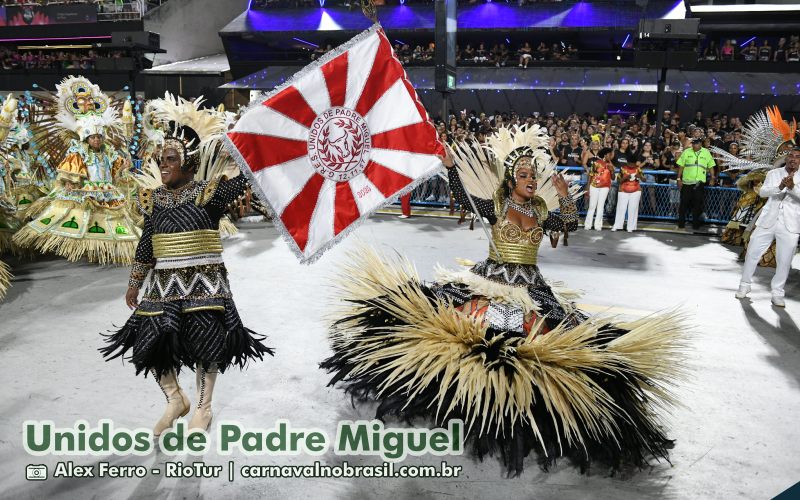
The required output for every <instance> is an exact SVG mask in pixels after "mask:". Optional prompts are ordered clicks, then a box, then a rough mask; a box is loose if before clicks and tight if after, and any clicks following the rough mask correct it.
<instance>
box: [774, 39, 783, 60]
mask: <svg viewBox="0 0 800 500" xmlns="http://www.w3.org/2000/svg"><path fill="white" fill-rule="evenodd" d="M772 60H773V61H775V62H786V37H785V36H782V37H781V38H779V39H778V45H777V46H776V47H775V54H773V56H772Z"/></svg>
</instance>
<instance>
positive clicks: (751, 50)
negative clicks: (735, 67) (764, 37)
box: [741, 40, 758, 61]
mask: <svg viewBox="0 0 800 500" xmlns="http://www.w3.org/2000/svg"><path fill="white" fill-rule="evenodd" d="M741 54H742V58H743V59H744V60H745V61H755V60H756V59H758V47H756V41H755V40H753V41H751V42H750V43H749V44H747V47H745V48H743V49H742V52H741Z"/></svg>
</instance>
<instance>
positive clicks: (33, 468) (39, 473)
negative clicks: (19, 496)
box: [25, 464, 47, 481]
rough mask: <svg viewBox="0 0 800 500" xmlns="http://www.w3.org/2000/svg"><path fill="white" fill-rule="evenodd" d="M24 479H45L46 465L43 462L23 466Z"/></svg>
mask: <svg viewBox="0 0 800 500" xmlns="http://www.w3.org/2000/svg"><path fill="white" fill-rule="evenodd" d="M25 479H27V480H28V481H44V480H45V479H47V466H46V465H44V464H38V465H28V466H27V467H25Z"/></svg>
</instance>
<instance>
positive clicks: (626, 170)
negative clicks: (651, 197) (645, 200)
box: [611, 143, 649, 233]
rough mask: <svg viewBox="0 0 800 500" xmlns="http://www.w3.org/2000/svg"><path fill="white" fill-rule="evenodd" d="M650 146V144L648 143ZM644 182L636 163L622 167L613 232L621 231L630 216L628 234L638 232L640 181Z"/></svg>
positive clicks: (618, 177)
mask: <svg viewBox="0 0 800 500" xmlns="http://www.w3.org/2000/svg"><path fill="white" fill-rule="evenodd" d="M648 144H649V143H648ZM643 180H644V174H643V173H642V169H641V168H640V167H639V166H638V165H637V164H636V163H632V162H631V163H627V164H625V165H623V166H622V167H620V169H619V174H618V175H617V182H618V183H619V194H618V195H617V214H616V217H614V226H613V227H612V228H611V230H612V231H617V230H621V229H622V227H623V225H624V224H625V216H626V214H627V216H628V232H629V233H632V232H634V231H636V224H637V222H638V221H639V200H640V199H641V197H642V187H641V184H640V181H643Z"/></svg>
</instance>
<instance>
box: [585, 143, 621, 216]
mask: <svg viewBox="0 0 800 500" xmlns="http://www.w3.org/2000/svg"><path fill="white" fill-rule="evenodd" d="M613 157H614V152H613V151H612V150H611V149H609V148H603V149H601V150H600V159H598V160H593V161H591V163H590V166H589V209H588V210H587V211H586V219H585V220H584V224H583V227H584V228H585V229H592V222H593V219H594V230H595V231H600V230H602V229H603V213H604V212H605V206H606V198H607V197H608V191H609V189H610V188H611V177H612V176H613V173H614V165H613V163H612V159H613Z"/></svg>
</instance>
